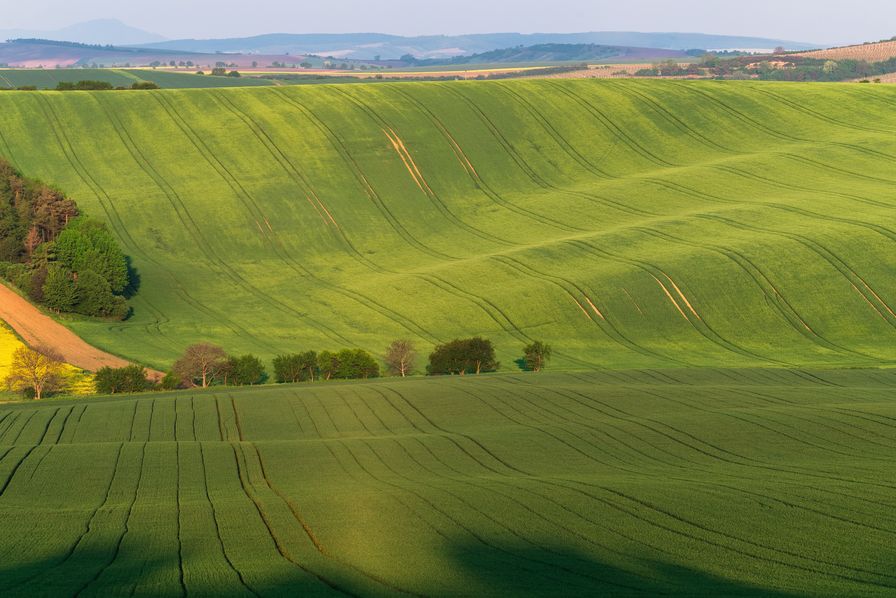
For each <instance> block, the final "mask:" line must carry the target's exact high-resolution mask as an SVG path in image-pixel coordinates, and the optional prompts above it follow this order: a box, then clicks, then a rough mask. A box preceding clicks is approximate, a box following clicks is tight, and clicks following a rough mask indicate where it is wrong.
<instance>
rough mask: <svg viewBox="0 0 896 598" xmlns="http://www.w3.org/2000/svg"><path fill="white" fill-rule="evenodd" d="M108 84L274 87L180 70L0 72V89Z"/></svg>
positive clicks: (246, 79)
mask: <svg viewBox="0 0 896 598" xmlns="http://www.w3.org/2000/svg"><path fill="white" fill-rule="evenodd" d="M87 80H89V81H106V82H107V83H111V84H112V85H113V86H114V87H130V86H131V85H132V84H134V83H137V82H139V81H152V82H153V83H155V84H156V85H158V86H159V87H161V88H163V89H193V88H198V89H203V88H208V87H254V86H259V85H273V84H274V82H273V81H271V80H269V79H260V78H256V77H239V78H236V77H213V76H211V75H197V74H195V73H186V72H177V71H157V70H151V69H0V89H15V88H17V87H24V86H29V85H33V86H34V87H37V88H38V89H54V88H55V87H56V85H58V84H59V83H61V82H68V83H75V82H77V81H87Z"/></svg>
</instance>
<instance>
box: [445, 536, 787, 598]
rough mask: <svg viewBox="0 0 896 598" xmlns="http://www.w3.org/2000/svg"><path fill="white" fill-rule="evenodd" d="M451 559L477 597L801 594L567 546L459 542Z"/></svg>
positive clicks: (782, 596)
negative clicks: (602, 557)
mask: <svg viewBox="0 0 896 598" xmlns="http://www.w3.org/2000/svg"><path fill="white" fill-rule="evenodd" d="M451 558H452V560H453V561H454V562H455V563H456V564H457V568H458V569H459V570H462V571H463V572H465V575H466V576H468V577H469V580H470V581H469V583H470V586H469V588H470V589H471V590H472V592H471V593H472V594H475V595H478V596H482V595H495V596H497V595H514V596H518V595H531V596H765V597H771V598H785V597H793V596H796V595H797V594H790V593H787V592H782V591H778V590H775V589H773V588H768V587H763V586H755V585H750V584H746V583H742V582H739V581H736V580H730V579H725V578H723V577H717V576H714V575H712V574H709V573H707V572H704V571H698V570H696V569H691V568H688V567H683V566H679V565H674V564H670V563H665V562H661V561H656V560H651V559H631V558H630V557H628V558H623V557H620V558H619V560H620V561H623V560H625V561H626V563H625V566H624V567H623V566H620V565H617V564H610V563H607V562H601V561H598V560H595V559H594V557H593V556H592V555H587V554H584V553H581V552H578V551H576V550H574V549H569V548H563V547H538V548H533V547H531V546H530V547H528V548H520V547H517V548H497V549H496V548H495V547H489V546H485V545H483V544H481V543H477V544H470V545H465V546H456V547H455V548H454V549H453V552H452V555H451Z"/></svg>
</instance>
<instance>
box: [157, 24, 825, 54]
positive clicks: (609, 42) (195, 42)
mask: <svg viewBox="0 0 896 598" xmlns="http://www.w3.org/2000/svg"><path fill="white" fill-rule="evenodd" d="M537 44H599V45H606V46H634V47H641V48H659V49H664V50H689V49H693V48H703V49H738V48H775V47H777V46H783V47H784V48H786V49H788V50H810V49H815V48H818V47H822V46H823V44H811V43H805V42H794V41H785V40H776V39H768V38H762V37H739V36H729V35H709V34H704V33H639V32H613V31H604V32H586V33H531V34H523V33H484V34H472V35H427V36H416V37H404V36H398V35H388V34H384V33H338V34H314V33H309V34H292V33H271V34H266V35H257V36H253V37H243V38H222V39H182V40H170V41H164V42H158V43H152V44H144V45H146V47H149V48H161V49H168V50H183V51H190V52H241V53H263V54H283V53H287V52H288V53H290V54H293V53H299V54H324V55H332V56H335V57H338V58H355V59H368V60H372V59H375V58H376V57H377V56H379V57H381V58H383V59H386V58H398V57H400V56H403V55H405V54H410V55H412V56H415V57H417V58H439V57H452V56H461V55H466V54H476V53H482V52H489V51H491V50H495V49H498V48H510V47H514V46H531V45H537Z"/></svg>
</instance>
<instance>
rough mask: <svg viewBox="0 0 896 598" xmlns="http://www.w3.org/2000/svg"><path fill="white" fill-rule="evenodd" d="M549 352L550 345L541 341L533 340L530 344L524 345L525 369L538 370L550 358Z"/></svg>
mask: <svg viewBox="0 0 896 598" xmlns="http://www.w3.org/2000/svg"><path fill="white" fill-rule="evenodd" d="M551 352H552V350H551V346H550V345H547V344H545V343H543V342H541V341H533V342H532V343H531V344H529V345H526V347H525V348H524V349H523V360H524V361H525V362H526V369H528V370H531V371H533V372H540V371H541V370H542V369H544V366H545V364H547V362H548V361H549V360H550V359H551Z"/></svg>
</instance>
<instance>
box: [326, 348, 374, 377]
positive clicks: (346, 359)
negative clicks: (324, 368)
mask: <svg viewBox="0 0 896 598" xmlns="http://www.w3.org/2000/svg"><path fill="white" fill-rule="evenodd" d="M337 359H338V360H339V368H338V369H337V370H336V375H335V377H336V378H343V379H358V378H365V379H366V378H379V376H380V364H379V363H377V361H376V359H374V358H373V355H371V354H370V353H368V352H367V351H364V350H363V349H343V350H342V351H340V352H339V354H338V355H337Z"/></svg>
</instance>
